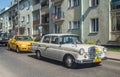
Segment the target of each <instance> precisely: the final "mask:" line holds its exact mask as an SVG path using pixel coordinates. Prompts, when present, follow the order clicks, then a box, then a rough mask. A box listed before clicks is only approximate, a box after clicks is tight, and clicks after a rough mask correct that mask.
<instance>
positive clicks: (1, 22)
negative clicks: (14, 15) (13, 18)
mask: <svg viewBox="0 0 120 77" xmlns="http://www.w3.org/2000/svg"><path fill="white" fill-rule="evenodd" d="M8 9H9V7H6V8H4V9H2V10H1V12H0V32H6V33H9V32H10V29H11V27H10V23H9V16H8V15H9V12H8V11H7V10H8Z"/></svg>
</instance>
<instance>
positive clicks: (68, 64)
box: [64, 55, 76, 68]
mask: <svg viewBox="0 0 120 77" xmlns="http://www.w3.org/2000/svg"><path fill="white" fill-rule="evenodd" d="M64 64H65V66H66V67H67V68H76V63H75V59H74V58H73V56H71V55H68V56H66V57H65V59H64Z"/></svg>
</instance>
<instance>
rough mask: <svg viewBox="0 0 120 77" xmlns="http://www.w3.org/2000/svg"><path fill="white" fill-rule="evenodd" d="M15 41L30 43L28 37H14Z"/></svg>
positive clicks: (30, 39)
mask: <svg viewBox="0 0 120 77" xmlns="http://www.w3.org/2000/svg"><path fill="white" fill-rule="evenodd" d="M15 39H16V40H18V41H32V38H31V37H30V36H16V37H15Z"/></svg>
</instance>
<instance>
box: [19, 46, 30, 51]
mask: <svg viewBox="0 0 120 77" xmlns="http://www.w3.org/2000/svg"><path fill="white" fill-rule="evenodd" d="M19 50H20V51H25V52H28V51H29V50H30V47H19Z"/></svg>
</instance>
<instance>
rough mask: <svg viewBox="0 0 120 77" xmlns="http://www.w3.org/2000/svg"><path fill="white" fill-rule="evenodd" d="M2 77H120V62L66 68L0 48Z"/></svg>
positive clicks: (51, 61)
mask: <svg viewBox="0 0 120 77" xmlns="http://www.w3.org/2000/svg"><path fill="white" fill-rule="evenodd" d="M0 77H120V62H119V61H114V60H105V61H103V62H102V64H101V65H100V66H91V65H79V67H78V68H77V69H68V68H65V67H64V66H63V65H62V63H60V62H57V61H53V60H49V59H43V60H37V59H36V58H35V56H34V53H19V54H18V53H16V52H13V51H9V50H7V48H6V47H0Z"/></svg>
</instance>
